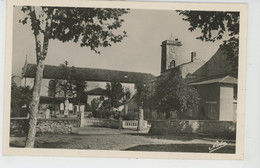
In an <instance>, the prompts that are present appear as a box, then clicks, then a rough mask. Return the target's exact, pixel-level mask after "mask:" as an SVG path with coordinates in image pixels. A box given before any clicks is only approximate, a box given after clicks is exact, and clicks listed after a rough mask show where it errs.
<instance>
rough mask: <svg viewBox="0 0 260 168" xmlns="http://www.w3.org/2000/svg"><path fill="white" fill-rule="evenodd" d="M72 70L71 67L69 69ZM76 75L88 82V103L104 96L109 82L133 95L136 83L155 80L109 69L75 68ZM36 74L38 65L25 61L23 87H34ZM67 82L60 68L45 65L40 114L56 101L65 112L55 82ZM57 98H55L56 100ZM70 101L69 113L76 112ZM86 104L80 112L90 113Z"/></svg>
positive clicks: (149, 75)
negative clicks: (54, 89)
mask: <svg viewBox="0 0 260 168" xmlns="http://www.w3.org/2000/svg"><path fill="white" fill-rule="evenodd" d="M69 68H71V67H69ZM74 69H75V73H76V74H81V77H82V79H84V80H85V81H86V82H87V87H86V90H85V93H86V94H87V95H88V103H90V102H91V100H92V99H93V98H96V97H100V96H102V95H104V90H105V87H106V83H107V82H120V83H121V84H122V85H123V87H124V88H127V89H129V90H130V91H131V92H132V93H133V94H134V91H135V83H138V82H147V81H151V80H152V79H154V76H153V75H152V74H148V73H140V72H128V71H118V70H107V69H95V68H77V67H76V68H74ZM35 72H36V64H29V63H27V61H25V64H24V67H23V72H22V77H23V78H22V81H21V85H22V86H30V87H33V84H34V76H35ZM55 79H58V80H65V77H64V74H63V73H62V69H61V67H60V66H52V65H45V68H44V71H43V79H42V86H41V92H40V96H41V97H40V109H39V114H42V115H45V111H46V110H47V109H48V108H49V106H50V105H51V104H52V103H53V100H54V99H55V102H56V104H59V105H58V111H63V110H64V101H65V98H64V97H65V96H64V93H63V92H55V93H54V91H53V89H52V88H54V86H53V85H54V83H55V82H54V80H55ZM54 97H55V98H54ZM68 97H69V98H68V100H69V102H70V103H69V111H71V112H72V111H73V110H74V106H77V104H73V102H74V101H73V97H72V96H68ZM84 103H86V102H82V105H81V107H78V106H77V109H78V111H79V110H80V111H88V110H87V109H85V106H84V105H83V104H84Z"/></svg>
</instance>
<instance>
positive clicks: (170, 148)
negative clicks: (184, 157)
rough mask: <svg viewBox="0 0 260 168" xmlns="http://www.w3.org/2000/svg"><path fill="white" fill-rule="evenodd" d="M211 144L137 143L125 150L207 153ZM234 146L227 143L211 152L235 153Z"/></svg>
mask: <svg viewBox="0 0 260 168" xmlns="http://www.w3.org/2000/svg"><path fill="white" fill-rule="evenodd" d="M209 147H212V145H211V144H151V145H137V146H134V147H131V148H127V149H125V150H127V151H156V152H195V153H209ZM235 149H236V147H235V146H231V145H227V146H224V147H222V148H220V149H218V150H216V151H214V152H213V153H231V154H234V153H235Z"/></svg>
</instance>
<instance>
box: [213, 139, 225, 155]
mask: <svg viewBox="0 0 260 168" xmlns="http://www.w3.org/2000/svg"><path fill="white" fill-rule="evenodd" d="M225 146H227V142H225V141H221V142H219V141H216V143H214V144H213V145H212V147H209V152H210V153H211V152H214V151H216V150H218V149H220V148H223V147H225Z"/></svg>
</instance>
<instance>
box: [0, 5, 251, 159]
mask: <svg viewBox="0 0 260 168" xmlns="http://www.w3.org/2000/svg"><path fill="white" fill-rule="evenodd" d="M14 2H16V3H14ZM14 2H10V4H9V5H8V10H9V11H8V12H9V13H8V14H9V15H8V18H9V25H10V29H9V30H8V31H9V33H8V34H7V51H6V53H7V54H6V59H7V62H6V64H7V65H10V66H7V67H6V75H5V90H7V91H6V92H5V112H4V115H5V121H4V128H5V130H4V144H3V145H4V152H5V153H6V154H7V155H44V156H53V155H55V156H78V155H80V156H100V157H104V156H105V155H106V156H107V155H110V157H135V158H136V157H140V158H190V159H197V158H198V159H200V158H202V157H201V156H203V159H205V158H211V159H242V158H243V141H244V124H243V122H244V104H245V103H244V101H245V93H244V91H245V80H244V79H245V69H246V67H245V59H246V54H245V53H246V23H247V21H246V15H247V14H246V13H247V8H246V5H243V4H224V5H223V4H214V5H213V4H211V5H207V4H186V5H185V4H178V3H173V2H169V3H159V2H132V3H129V2H118V3H116V2H113V3H112V2H111V3H110V4H109V3H101V2H100V1H97V2H91V1H85V2H84V1H81V2H79V1H75V2H77V3H78V4H77V3H73V1H71V2H70V3H68V2H67V1H66V2H67V3H64V4H63V5H62V4H61V2H59V3H57V2H56V3H55V1H54V2H53V4H52V3H50V4H47V2H46V3H44V2H42V3H31V4H30V3H28V2H27V3H24V4H23V3H22V2H17V1H14ZM39 2H40V1H39ZM82 4H84V5H82ZM48 150H54V151H55V152H54V153H53V154H52V153H50V152H48ZM18 151H19V152H20V153H19V154H18V153H17V152H18ZM68 151H71V152H68ZM30 152H31V153H30ZM95 152H96V153H95ZM215 156H216V157H215ZM214 157H215V158H214Z"/></svg>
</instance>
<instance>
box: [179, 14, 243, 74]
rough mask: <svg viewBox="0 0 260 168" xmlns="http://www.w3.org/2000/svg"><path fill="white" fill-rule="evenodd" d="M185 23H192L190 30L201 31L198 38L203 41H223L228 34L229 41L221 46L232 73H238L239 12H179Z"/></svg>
mask: <svg viewBox="0 0 260 168" xmlns="http://www.w3.org/2000/svg"><path fill="white" fill-rule="evenodd" d="M177 12H178V13H179V15H181V16H182V17H183V20H184V21H187V22H189V23H190V27H189V30H190V31H191V32H192V31H194V30H196V29H200V30H201V35H200V36H198V37H197V39H200V40H202V41H210V42H214V41H216V40H221V39H222V38H223V36H224V33H225V32H228V36H229V39H228V40H225V41H224V42H223V44H222V45H221V46H220V47H222V49H223V50H224V52H225V54H226V55H227V61H229V62H230V63H231V65H232V67H233V70H232V73H233V74H234V75H235V76H237V73H238V71H237V70H238V69H237V67H238V49H239V25H240V13H239V12H220V11H177Z"/></svg>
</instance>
